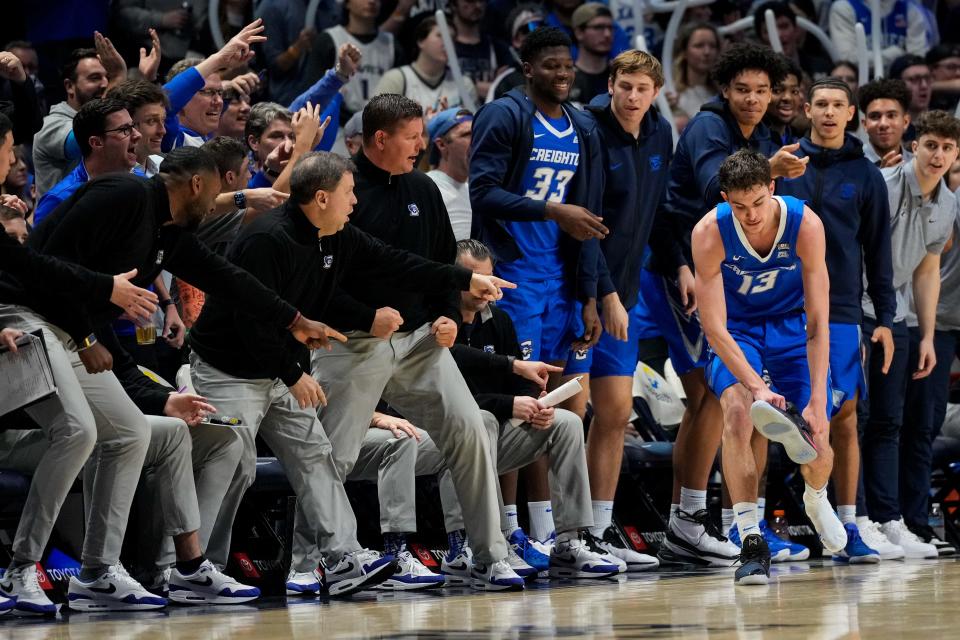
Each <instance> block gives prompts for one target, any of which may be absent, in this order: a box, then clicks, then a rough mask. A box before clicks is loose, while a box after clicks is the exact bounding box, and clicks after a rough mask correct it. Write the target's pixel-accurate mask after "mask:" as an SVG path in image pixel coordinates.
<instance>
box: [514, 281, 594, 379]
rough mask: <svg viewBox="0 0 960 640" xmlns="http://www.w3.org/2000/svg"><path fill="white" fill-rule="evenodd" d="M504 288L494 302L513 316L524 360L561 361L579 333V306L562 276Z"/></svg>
mask: <svg viewBox="0 0 960 640" xmlns="http://www.w3.org/2000/svg"><path fill="white" fill-rule="evenodd" d="M516 284H517V288H516V289H504V290H503V298H502V299H500V301H499V302H497V306H498V307H500V308H501V309H503V310H504V311H506V312H507V315H509V316H510V319H511V320H513V326H514V329H516V331H517V340H518V342H519V343H520V353H521V354H523V359H524V360H539V361H541V362H560V361H563V362H565V361H566V360H567V356H569V355H570V345H571V344H572V343H573V341H574V340H576V339H577V337H579V336H581V335H583V320H582V318H581V317H580V314H579V309H580V306H579V305H578V304H577V303H576V302H575V301H574V300H573V299H571V297H570V295H569V292H568V290H567V287H566V286H565V284H564V282H563V280H559V279H558V280H548V281H545V282H544V281H541V282H517V283H516Z"/></svg>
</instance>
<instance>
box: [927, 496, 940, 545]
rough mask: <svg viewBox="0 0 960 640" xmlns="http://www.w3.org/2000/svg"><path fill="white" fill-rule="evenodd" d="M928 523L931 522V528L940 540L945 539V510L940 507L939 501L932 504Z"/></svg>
mask: <svg viewBox="0 0 960 640" xmlns="http://www.w3.org/2000/svg"><path fill="white" fill-rule="evenodd" d="M927 524H929V525H930V528H931V529H933V533H934V535H936V536H937V538H939V539H940V540H943V537H944V531H943V511H942V510H941V509H940V503H939V502H934V503H933V504H931V505H930V516H929V519H928V521H927Z"/></svg>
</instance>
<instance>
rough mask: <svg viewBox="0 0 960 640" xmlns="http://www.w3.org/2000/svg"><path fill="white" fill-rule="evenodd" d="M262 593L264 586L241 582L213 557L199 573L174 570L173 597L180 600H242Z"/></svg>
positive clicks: (171, 589) (235, 601)
mask: <svg viewBox="0 0 960 640" xmlns="http://www.w3.org/2000/svg"><path fill="white" fill-rule="evenodd" d="M259 597H260V589H258V588H256V587H251V586H249V585H245V584H241V583H240V582H237V581H236V580H234V579H233V578H231V577H230V576H228V575H227V574H225V573H223V572H222V571H220V570H219V569H217V567H216V566H214V564H213V563H212V562H210V561H209V560H204V561H203V562H202V563H201V564H200V568H199V569H197V571H196V572H195V573H192V574H189V575H184V574H182V573H180V571H178V570H177V568H176V567H174V569H173V571H171V572H170V599H171V600H173V601H174V602H179V603H180V604H240V603H243V602H250V601H251V600H256V599H257V598H259Z"/></svg>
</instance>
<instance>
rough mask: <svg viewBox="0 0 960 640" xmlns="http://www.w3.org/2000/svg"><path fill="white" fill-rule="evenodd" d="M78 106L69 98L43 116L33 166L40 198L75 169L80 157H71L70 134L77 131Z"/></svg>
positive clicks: (34, 149) (38, 197)
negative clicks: (68, 143) (75, 118)
mask: <svg viewBox="0 0 960 640" xmlns="http://www.w3.org/2000/svg"><path fill="white" fill-rule="evenodd" d="M75 115H77V111H76V109H74V108H73V107H71V106H70V105H69V104H67V103H66V102H61V103H60V104H55V105H53V107H51V108H50V113H49V114H48V115H47V117H45V118H44V119H43V127H42V128H41V129H40V131H38V132H37V134H36V135H35V136H34V137H33V166H34V171H35V172H36V181H37V200H39V199H40V197H41V196H43V194H45V193H46V192H47V191H49V190H50V189H51V188H53V185H55V184H57V183H58V182H60V181H61V180H62V179H63V177H64V176H65V175H67V174H68V173H70V172H71V171H73V168H74V167H75V166H77V162H79V161H80V155H79V153H78V154H77V157H76V158H68V157H67V149H66V143H67V136H69V135H70V132H71V131H73V117H74V116H75Z"/></svg>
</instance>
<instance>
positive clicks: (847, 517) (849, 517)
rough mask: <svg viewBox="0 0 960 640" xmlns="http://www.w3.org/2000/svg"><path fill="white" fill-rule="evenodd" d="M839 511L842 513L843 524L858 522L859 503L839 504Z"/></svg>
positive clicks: (841, 520)
mask: <svg viewBox="0 0 960 640" xmlns="http://www.w3.org/2000/svg"><path fill="white" fill-rule="evenodd" d="M837 513H838V514H840V522H842V523H843V524H856V523H857V505H855V504H838V505H837Z"/></svg>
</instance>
